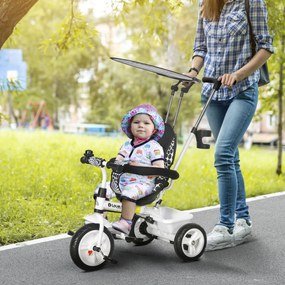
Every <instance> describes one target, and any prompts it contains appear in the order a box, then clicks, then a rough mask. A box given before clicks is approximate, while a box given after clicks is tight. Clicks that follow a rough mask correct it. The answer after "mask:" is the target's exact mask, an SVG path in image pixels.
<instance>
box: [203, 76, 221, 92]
mask: <svg viewBox="0 0 285 285" xmlns="http://www.w3.org/2000/svg"><path fill="white" fill-rule="evenodd" d="M202 81H203V82H204V83H213V84H214V86H213V89H215V90H216V91H218V90H219V89H220V87H221V85H222V82H221V81H220V80H218V78H215V77H203V78H202Z"/></svg>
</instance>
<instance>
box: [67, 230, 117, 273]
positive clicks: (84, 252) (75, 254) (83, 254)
mask: <svg viewBox="0 0 285 285" xmlns="http://www.w3.org/2000/svg"><path fill="white" fill-rule="evenodd" d="M98 239H99V224H86V225H84V226H83V227H81V228H80V229H79V230H78V231H77V232H76V233H75V234H74V235H73V237H72V239H71V241H70V256H71V259H72V260H73V262H74V263H75V264H76V265H77V266H78V267H79V268H81V269H83V270H86V271H92V270H97V269H100V268H101V267H102V266H104V265H105V263H106V261H107V260H106V259H107V258H106V257H109V258H111V257H112V255H113V250H114V239H113V236H112V234H111V233H110V231H109V230H108V229H107V228H105V227H104V231H103V236H102V241H101V246H100V249H98V248H96V245H97V243H98ZM100 251H101V252H100Z"/></svg>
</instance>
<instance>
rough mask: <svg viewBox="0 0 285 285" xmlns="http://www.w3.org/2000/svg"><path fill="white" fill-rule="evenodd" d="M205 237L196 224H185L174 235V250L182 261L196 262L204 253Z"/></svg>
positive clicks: (202, 230) (203, 231)
mask: <svg viewBox="0 0 285 285" xmlns="http://www.w3.org/2000/svg"><path fill="white" fill-rule="evenodd" d="M206 244H207V235H206V232H205V230H204V229H203V228H202V227H201V226H199V225H197V224H192V223H190V224H186V225H184V226H182V227H181V228H180V229H179V230H178V231H177V233H176V235H175V239H174V249H175V252H176V254H177V255H178V257H179V258H181V259H182V260H183V261H197V260H198V259H199V258H200V257H201V256H202V254H203V253H204V251H205V248H206Z"/></svg>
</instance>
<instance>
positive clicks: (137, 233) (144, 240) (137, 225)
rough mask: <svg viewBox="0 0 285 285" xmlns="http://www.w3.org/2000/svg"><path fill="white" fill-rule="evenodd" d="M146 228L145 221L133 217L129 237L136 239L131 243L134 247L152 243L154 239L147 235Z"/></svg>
mask: <svg viewBox="0 0 285 285" xmlns="http://www.w3.org/2000/svg"><path fill="white" fill-rule="evenodd" d="M146 228H147V223H146V221H145V220H144V219H143V218H141V217H140V216H138V215H135V216H134V218H133V224H132V229H131V232H130V236H132V237H135V238H137V239H134V240H133V243H134V244H135V245H137V246H143V245H147V244H149V243H151V242H152V241H153V239H154V237H153V236H151V235H149V234H147V232H146Z"/></svg>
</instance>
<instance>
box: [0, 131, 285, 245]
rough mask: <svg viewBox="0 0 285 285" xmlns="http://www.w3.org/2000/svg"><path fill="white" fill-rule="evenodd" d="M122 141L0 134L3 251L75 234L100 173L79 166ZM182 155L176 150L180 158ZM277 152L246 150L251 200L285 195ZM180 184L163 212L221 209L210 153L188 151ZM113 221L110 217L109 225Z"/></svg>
mask: <svg viewBox="0 0 285 285" xmlns="http://www.w3.org/2000/svg"><path fill="white" fill-rule="evenodd" d="M124 140H125V138H120V139H116V140H115V139H112V138H102V137H95V136H84V135H82V136H80V135H71V134H62V133H54V132H41V131H35V132H25V131H17V132H16V131H0V153H1V156H0V222H1V227H0V244H9V243H13V242H20V241H24V240H28V239H35V238H40V237H45V236H50V235H55V234H59V233H63V232H67V231H68V230H69V229H71V230H76V229H77V228H78V227H80V226H81V225H82V223H83V217H84V215H86V214H89V213H92V211H93V207H94V200H93V198H92V194H93V191H94V188H95V186H96V185H97V184H98V183H99V182H100V179H101V176H100V169H98V168H95V167H93V166H90V165H82V164H81V163H80V161H79V159H80V157H81V156H82V154H83V153H84V151H85V149H92V150H93V151H94V154H95V155H96V156H99V157H103V158H106V159H109V158H111V157H114V156H115V155H116V154H117V151H118V149H119V147H120V145H121V144H122V142H123V141H124ZM178 153H179V150H178ZM276 158H277V152H276V150H275V149H271V148H256V147H255V148H252V149H251V150H250V151H246V150H244V149H241V167H242V169H243V173H244V177H245V183H246V186H247V195H248V197H251V196H256V195H261V194H267V193H273V192H279V191H284V190H285V178H284V175H281V176H279V177H278V176H277V175H276V174H275V168H276ZM179 173H180V178H179V179H178V180H176V181H175V182H174V184H173V187H172V189H171V190H169V191H167V192H166V193H165V195H164V205H166V206H169V207H174V208H177V209H191V208H197V207H203V206H209V205H214V204H217V203H218V196H217V188H216V173H215V169H214V167H213V147H212V148H211V149H210V150H198V149H196V148H191V149H189V150H188V151H187V153H186V155H185V157H184V158H183V161H182V163H181V166H180V167H179ZM112 218H115V216H114V215H111V219H112Z"/></svg>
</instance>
